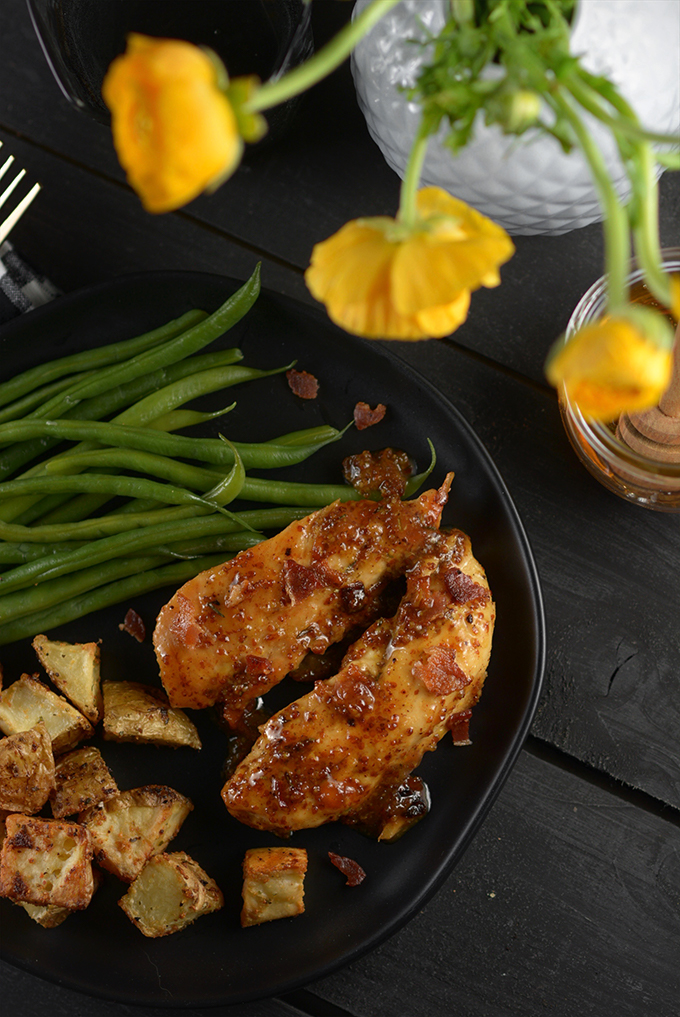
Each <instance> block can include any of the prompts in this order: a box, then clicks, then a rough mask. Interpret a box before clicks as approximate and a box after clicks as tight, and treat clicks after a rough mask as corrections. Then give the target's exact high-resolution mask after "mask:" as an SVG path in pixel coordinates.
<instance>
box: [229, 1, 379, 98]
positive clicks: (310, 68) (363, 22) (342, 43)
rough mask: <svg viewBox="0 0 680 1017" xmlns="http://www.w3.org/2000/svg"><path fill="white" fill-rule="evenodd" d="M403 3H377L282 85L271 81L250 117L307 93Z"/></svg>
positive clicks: (259, 91) (280, 81) (262, 89)
mask: <svg viewBox="0 0 680 1017" xmlns="http://www.w3.org/2000/svg"><path fill="white" fill-rule="evenodd" d="M398 2H399V0H373V3H372V4H370V5H369V6H368V7H366V8H365V9H364V10H363V11H362V12H361V14H360V15H359V17H357V18H355V19H354V21H351V22H350V23H349V24H347V25H345V27H344V28H343V29H341V30H340V31H339V32H338V33H337V35H336V36H335V37H334V38H333V39H331V41H330V42H329V43H327V44H326V45H325V46H324V47H323V49H320V50H319V51H318V53H315V54H314V56H312V57H310V58H309V60H306V61H305V62H304V63H303V64H300V65H299V66H298V67H295V68H294V69H293V70H292V71H289V72H288V73H287V74H284V75H283V77H281V78H279V79H278V81H267V82H265V84H264V85H262V86H261V87H260V88H258V89H257V91H256V92H255V94H254V95H253V97H252V99H251V100H250V101H249V102H246V103H245V104H244V110H245V112H246V113H261V112H262V111H263V110H266V109H271V108H272V106H278V105H280V103H282V102H286V100H288V99H292V98H293V97H294V96H296V95H300V94H301V93H302V92H305V91H307V89H308V88H311V87H312V85H316V84H317V83H318V82H319V81H321V80H322V79H323V78H325V77H327V76H328V75H329V74H330V73H331V71H334V70H335V69H336V67H339V66H340V64H341V63H342V62H343V61H344V60H346V59H347V57H348V56H349V55H350V53H351V52H352V50H353V49H354V47H355V46H356V45H357V43H358V42H360V41H361V39H363V37H364V36H365V35H366V34H367V33H368V32H369V31H370V30H371V28H373V26H374V25H375V24H376V23H377V22H378V21H379V20H380V18H382V17H383V15H384V14H387V12H388V11H389V10H390V8H392V7H395V6H396V4H397V3H398Z"/></svg>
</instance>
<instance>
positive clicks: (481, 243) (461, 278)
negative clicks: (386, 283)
mask: <svg viewBox="0 0 680 1017" xmlns="http://www.w3.org/2000/svg"><path fill="white" fill-rule="evenodd" d="M416 208H417V213H418V218H419V226H418V227H417V228H416V230H415V232H414V234H413V236H412V237H411V238H410V239H409V240H408V241H407V242H406V243H405V244H403V245H402V247H401V249H400V251H399V252H398V254H397V256H396V258H395V264H394V269H393V273H392V277H393V283H394V291H395V300H396V303H397V306H398V308H399V310H400V311H401V312H402V313H404V314H412V313H414V311H416V310H417V309H419V308H421V307H423V305H424V304H434V305H436V304H443V303H446V302H448V300H450V297H451V294H452V293H458V292H460V291H461V290H465V289H467V290H476V289H478V288H479V287H480V286H497V285H498V284H499V283H500V275H499V274H498V268H499V266H500V265H502V264H503V263H504V262H506V261H507V260H508V259H509V258H510V257H511V256H512V254H513V253H514V250H515V247H514V245H513V243H512V241H511V240H510V237H509V236H508V234H507V233H506V232H505V230H504V229H502V227H500V226H498V225H497V224H496V223H494V222H492V221H491V219H487V218H486V216H483V215H481V214H480V213H479V212H477V211H476V210H475V209H473V208H470V206H469V205H466V204H465V202H464V201H459V200H458V198H453V197H451V195H450V194H448V193H447V192H446V191H444V190H442V189H441V188H440V187H425V188H423V189H422V190H421V191H419V192H418V195H417V198H416Z"/></svg>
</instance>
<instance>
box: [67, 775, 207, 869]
mask: <svg viewBox="0 0 680 1017" xmlns="http://www.w3.org/2000/svg"><path fill="white" fill-rule="evenodd" d="M192 809H193V804H192V803H191V802H190V801H189V799H188V798H185V797H184V795H182V794H180V793H179V792H178V791H174V790H173V789H172V788H171V787H165V786H164V785H161V784H148V785H146V786H145V787H138V788H135V789H134V790H132V791H124V792H122V793H121V794H119V795H117V796H116V797H115V798H110V799H109V800H108V801H106V802H101V803H100V804H99V805H96V806H95V807H94V808H92V809H89V810H88V811H87V812H85V813H83V814H82V815H81V816H80V822H81V823H82V824H83V826H84V827H85V828H86V829H87V830H88V831H89V834H90V838H91V841H92V847H93V850H94V857H95V859H96V861H97V862H98V864H99V865H101V867H102V868H103V869H106V870H107V871H108V872H112V873H113V874H114V875H115V876H118V878H119V879H122V880H123V881H124V882H126V883H131V882H132V880H133V879H135V878H136V877H137V876H138V875H139V873H140V872H141V871H142V869H143V868H144V865H145V864H146V862H147V861H148V860H149V858H150V857H151V856H152V855H156V854H159V853H160V852H161V851H165V849H166V847H167V846H168V844H169V843H170V841H171V840H172V838H173V837H174V836H175V835H176V834H177V832H178V831H179V828H180V827H181V825H182V823H183V822H184V820H185V819H186V817H187V816H188V815H189V813H190V812H191V810H192Z"/></svg>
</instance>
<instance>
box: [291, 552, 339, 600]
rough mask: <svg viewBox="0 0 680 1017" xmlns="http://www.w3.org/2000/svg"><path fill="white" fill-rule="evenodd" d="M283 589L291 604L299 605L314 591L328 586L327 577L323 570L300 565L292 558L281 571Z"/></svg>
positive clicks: (319, 567) (318, 567)
mask: <svg viewBox="0 0 680 1017" xmlns="http://www.w3.org/2000/svg"><path fill="white" fill-rule="evenodd" d="M281 575H282V578H283V589H284V591H285V593H286V595H287V597H288V599H289V601H290V603H291V604H299V603H300V601H301V600H305V599H306V598H307V597H309V596H310V594H311V593H312V592H313V591H314V590H320V589H323V588H324V587H326V586H328V584H329V579H330V577H329V575H328V573H327V572H326V570H325V569H324V568H322V567H321V566H317V567H316V568H315V567H313V566H309V565H301V564H300V563H299V562H297V561H295V560H294V559H293V558H288V559H287V560H286V562H285V563H284V566H283V569H282V570H281Z"/></svg>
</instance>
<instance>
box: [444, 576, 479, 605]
mask: <svg viewBox="0 0 680 1017" xmlns="http://www.w3.org/2000/svg"><path fill="white" fill-rule="evenodd" d="M444 584H445V586H446V589H447V590H448V593H449V596H450V597H451V600H452V601H453V602H454V604H467V603H470V604H486V602H487V600H488V599H489V591H488V590H487V589H486V587H485V586H480V585H479V583H476V582H475V581H474V579H471V578H470V576H468V575H467V573H465V572H463V571H461V569H457V568H453V569H449V571H448V572H447V573H446V575H445V576H444Z"/></svg>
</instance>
